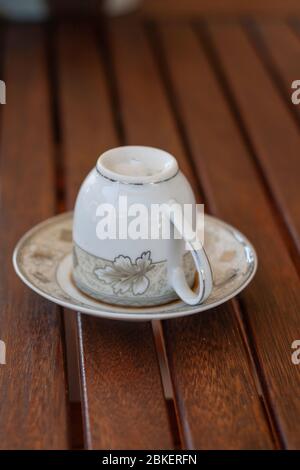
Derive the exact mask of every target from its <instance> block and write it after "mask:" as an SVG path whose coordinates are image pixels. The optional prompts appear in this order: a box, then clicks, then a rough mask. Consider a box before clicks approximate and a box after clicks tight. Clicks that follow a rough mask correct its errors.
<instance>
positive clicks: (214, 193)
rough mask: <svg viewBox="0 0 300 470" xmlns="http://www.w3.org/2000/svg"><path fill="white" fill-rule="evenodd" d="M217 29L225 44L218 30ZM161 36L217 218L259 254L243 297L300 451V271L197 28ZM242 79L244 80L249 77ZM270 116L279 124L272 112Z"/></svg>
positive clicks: (279, 409)
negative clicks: (295, 353)
mask: <svg viewBox="0 0 300 470" xmlns="http://www.w3.org/2000/svg"><path fill="white" fill-rule="evenodd" d="M214 32H215V36H218V38H219V39H221V36H220V35H219V34H218V30H216V29H214ZM161 34H162V35H163V37H164V43H165V52H166V56H167V57H168V64H169V68H170V73H171V76H172V83H173V87H174V90H175V95H176V99H177V100H178V107H179V109H180V113H181V116H182V119H183V124H184V127H185V130H186V132H187V135H188V139H189V142H190V145H191V150H192V153H193V156H194V161H195V165H196V169H197V173H198V174H199V176H200V177H201V181H202V183H203V185H204V188H205V191H206V192H207V194H209V199H210V201H211V202H212V206H213V207H214V209H215V210H216V211H217V213H218V214H219V215H220V216H222V217H224V218H225V219H226V220H228V222H230V223H232V224H234V225H236V226H237V227H238V228H240V229H241V230H242V231H244V233H245V234H247V235H248V236H249V237H250V239H251V240H252V241H253V243H254V246H255V247H256V249H257V252H258V258H259V268H258V272H257V274H256V277H255V279H254V281H253V283H252V284H251V286H249V287H248V288H247V289H246V290H245V291H244V292H243V293H242V294H241V296H240V298H241V301H242V306H243V311H244V315H245V319H246V325H247V329H248V331H249V332H250V333H251V343H252V345H253V346H254V347H255V350H256V354H257V360H258V362H259V365H260V368H261V371H262V372H261V376H262V378H263V383H264V390H265V389H266V388H267V398H268V399H269V400H270V402H271V405H272V410H273V411H272V410H271V414H272V413H273V416H274V419H275V422H276V424H277V426H278V427H279V428H280V432H281V433H282V434H281V436H282V439H283V441H284V444H285V445H286V446H287V447H288V448H299V445H300V442H299V436H300V424H299V423H300V420H299V414H300V399H299V395H298V394H297V392H296V390H298V389H299V385H300V384H299V380H300V377H299V371H298V369H297V367H296V366H294V365H293V364H292V362H291V343H292V341H293V340H294V339H296V338H298V337H299V335H300V329H299V311H300V298H299V280H298V278H297V273H296V271H295V268H294V265H293V264H292V262H291V260H290V257H289V255H288V251H287V248H286V246H285V244H284V241H283V239H282V238H281V236H280V234H279V230H278V227H277V226H276V223H275V220H274V218H273V217H272V210H271V209H270V206H269V204H268V200H267V197H266V194H265V190H264V188H263V186H262V184H261V182H260V180H259V178H258V174H257V171H256V168H255V165H254V164H253V161H252V159H251V156H250V154H249V151H248V149H247V147H246V146H245V143H244V141H243V137H242V135H241V133H240V130H239V127H238V126H237V125H236V122H235V120H234V118H233V115H232V113H231V110H230V109H229V106H228V103H227V102H226V99H225V97H224V95H223V93H222V91H221V86H222V85H221V84H220V82H219V81H217V79H216V76H215V74H214V73H213V71H212V69H211V67H210V65H209V63H208V60H207V56H206V54H205V53H204V50H203V49H202V47H200V42H199V41H198V38H197V37H196V34H194V33H193V32H192V31H191V30H190V29H189V28H185V29H184V28H176V27H174V28H172V27H167V26H166V25H164V26H163V28H162V29H161ZM228 34H230V33H228ZM222 41H223V42H224V43H225V44H226V45H227V47H228V48H229V49H228V50H231V53H232V54H235V53H236V49H237V48H238V47H239V46H238V45H239V44H241V43H242V38H240V37H239V35H238V37H236V38H235V41H234V42H232V43H231V41H230V42H229V41H228V40H227V37H226V35H225V33H224V35H222ZM220 43H221V40H220ZM220 43H219V41H218V44H220ZM241 47H242V46H241ZM241 64H243V59H242V58H241ZM240 79H241V83H243V79H242V75H241V78H240ZM256 86H257V81H256V80H255V79H254V78H253V87H256ZM245 92H246V91H245ZM258 109H259V108H258ZM268 118H269V119H270V120H271V119H272V115H270V116H269V117H268ZM275 119H276V117H275ZM219 321H220V320H219ZM220 336H221V333H220ZM216 341H217V340H216ZM177 354H178V353H177ZM178 355H179V354H178ZM177 360H178V361H179V360H180V358H177ZM221 360H222V359H221V358H220V361H221Z"/></svg>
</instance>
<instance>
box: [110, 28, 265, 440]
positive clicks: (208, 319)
mask: <svg viewBox="0 0 300 470" xmlns="http://www.w3.org/2000/svg"><path fill="white" fill-rule="evenodd" d="M110 39H111V45H112V54H113V60H114V71H115V77H116V80H117V85H118V93H119V102H120V111H121V117H122V123H123V127H124V133H125V137H126V142H128V143H129V144H143V145H152V146H159V147H162V148H164V149H165V150H167V151H170V152H171V153H173V154H174V155H175V156H176V158H178V161H179V164H180V167H181V168H182V169H183V171H184V173H185V174H186V175H187V176H188V178H189V180H190V181H191V182H192V185H193V187H194V189H195V191H196V192H197V196H198V200H199V199H200V192H199V185H198V182H197V178H196V175H195V173H194V171H193V167H192V165H191V163H190V161H189V159H188V158H187V154H186V150H185V148H184V145H183V143H182V140H181V137H180V134H179V132H178V128H177V125H176V122H175V119H174V116H173V115H172V112H171V109H170V106H169V102H168V98H167V94H166V93H167V90H166V89H165V88H164V86H163V82H162V77H161V76H160V72H159V68H158V66H157V63H156V61H155V60H154V56H153V53H152V49H151V47H150V43H149V41H148V40H147V35H146V33H145V31H144V30H143V28H142V27H141V26H140V25H137V24H135V23H130V22H128V21H115V22H114V23H113V24H112V26H111V28H110ZM181 52H182V54H184V55H185V54H187V53H188V49H187V50H185V49H183V50H182V51H181ZM183 73H184V69H183ZM190 92H191V93H193V92H194V90H190ZM189 102H191V99H190V100H189ZM164 331H165V335H166V347H167V353H168V357H169V361H170V368H171V374H172V378H173V384H174V388H175V396H176V405H177V412H178V416H179V420H180V425H181V431H182V435H183V440H184V446H185V447H188V448H198V449H199V448H200V449H212V448H214V449H221V448H270V447H272V442H271V438H270V434H269V429H268V427H267V424H266V420H265V416H264V414H263V412H262V408H261V404H260V399H259V397H258V395H257V392H256V389H255V385H254V380H253V377H252V373H251V368H250V366H249V363H248V358H247V354H246V351H245V348H244V345H243V342H242V339H241V336H240V332H239V329H238V325H237V321H236V318H235V312H234V310H233V307H232V305H231V304H227V305H226V306H224V307H220V308H218V309H214V310H213V311H210V312H203V313H202V314H201V315H196V316H192V317H189V318H186V319H178V320H172V321H166V322H164Z"/></svg>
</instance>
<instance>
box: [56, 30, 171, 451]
mask: <svg viewBox="0 0 300 470" xmlns="http://www.w3.org/2000/svg"><path fill="white" fill-rule="evenodd" d="M58 52H59V86H60V98H61V125H62V138H63V154H64V159H65V168H66V175H65V176H66V178H65V179H66V191H67V201H68V207H70V208H71V207H72V206H73V203H74V198H75V195H76V192H77V190H78V187H79V184H80V182H81V181H82V179H83V178H84V177H85V175H86V174H87V172H88V171H89V170H90V169H91V168H92V167H93V165H95V162H96V159H97V157H98V155H99V154H100V153H102V152H103V151H104V150H106V149H107V148H109V147H113V146H117V145H118V144H119V141H118V137H117V135H116V132H115V129H114V123H113V115H112V110H111V103H110V100H109V94H108V88H107V84H106V79H105V71H104V68H103V66H102V64H101V61H100V57H99V51H98V50H97V47H96V40H95V36H94V34H93V32H92V31H91V30H90V29H89V28H88V27H84V26H82V27H80V26H79V25H76V27H74V28H73V27H70V26H66V25H64V26H61V28H60V29H59V32H58ZM78 330H79V338H80V360H81V373H82V382H83V386H82V389H83V393H82V399H83V409H84V422H85V438H86V445H87V447H88V448H93V449H96V448H104V449H105V448H106V449H107V448H109V449H137V448H148V449H155V448H171V447H172V445H173V444H172V437H171V433H170V430H169V423H168V416H167V412H166V406H165V400H164V396H163V392H162V386H161V381H160V374H159V368H158V362H157V357H156V351H155V347H154V342H153V336H152V329H151V325H150V323H148V322H147V323H146V322H145V323H141V324H135V323H127V322H114V321H104V320H100V319H96V318H93V317H88V316H85V315H79V322H78Z"/></svg>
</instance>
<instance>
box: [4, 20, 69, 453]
mask: <svg viewBox="0 0 300 470" xmlns="http://www.w3.org/2000/svg"><path fill="white" fill-rule="evenodd" d="M4 77H5V80H6V84H7V104H6V105H4V106H3V107H2V108H1V111H2V134H1V159H0V165H1V167H0V175H1V185H0V191H1V193H0V201H1V210H0V213H1V217H0V246H1V250H0V266H1V269H0V305H1V307H0V332H1V333H0V334H1V339H2V340H4V341H5V342H6V346H7V364H6V365H5V366H0V368H1V369H0V395H1V404H0V447H1V448H2V449H20V448H23V449H24V448H25V449H54V448H67V447H68V423H67V411H66V409H67V406H66V385H65V373H64V359H63V347H62V339H61V333H62V324H61V317H60V311H59V309H58V308H57V307H56V306H55V305H53V304H51V303H50V302H48V301H46V300H43V299H41V298H40V297H39V296H38V295H37V294H35V293H33V292H31V291H30V290H29V289H28V288H27V287H25V286H24V285H23V284H22V283H21V281H20V280H19V279H17V276H16V274H15V273H14V270H13V267H12V262H11V257H12V251H13V248H14V245H15V244H16V242H17V240H18V239H19V237H20V236H21V235H23V233H24V232H25V231H26V230H28V229H29V228H30V227H31V226H32V225H34V224H36V223H37V222H40V221H42V220H43V219H45V218H47V217H49V216H51V215H53V213H54V210H55V188H54V178H53V171H52V170H53V168H52V161H51V160H52V152H53V148H52V142H51V125H50V122H49V120H50V116H51V113H50V107H49V99H48V83H47V64H46V55H45V50H44V36H43V34H42V32H41V30H40V29H39V28H34V27H27V28H25V27H24V28H21V27H20V28H14V27H10V28H9V31H8V34H7V36H6V48H5V64H4Z"/></svg>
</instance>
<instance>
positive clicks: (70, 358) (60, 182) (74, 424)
mask: <svg viewBox="0 0 300 470" xmlns="http://www.w3.org/2000/svg"><path fill="white" fill-rule="evenodd" d="M45 30H46V35H47V41H46V46H47V59H48V77H49V79H48V80H49V90H50V105H51V121H52V138H53V146H54V151H53V168H54V189H55V205H56V213H58V214H59V213H62V212H64V211H66V193H65V168H64V159H63V152H62V138H61V123H60V109H59V100H58V86H59V82H58V77H57V62H56V57H55V44H54V34H55V26H54V24H53V23H49V24H47V25H45ZM59 308H60V312H61V316H62V319H63V325H64V328H63V335H64V349H65V357H66V376H67V380H68V398H69V420H70V425H69V429H70V447H71V449H81V448H83V427H82V418H81V416H82V413H81V401H80V384H79V366H78V361H79V358H78V348H77V340H76V337H77V323H76V317H75V314H74V312H71V311H68V310H66V309H64V308H61V307H59Z"/></svg>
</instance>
